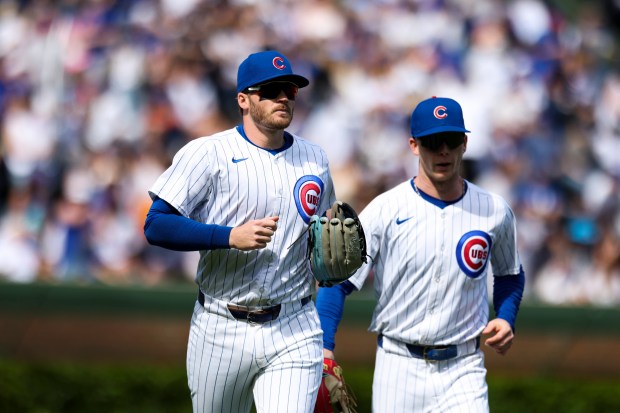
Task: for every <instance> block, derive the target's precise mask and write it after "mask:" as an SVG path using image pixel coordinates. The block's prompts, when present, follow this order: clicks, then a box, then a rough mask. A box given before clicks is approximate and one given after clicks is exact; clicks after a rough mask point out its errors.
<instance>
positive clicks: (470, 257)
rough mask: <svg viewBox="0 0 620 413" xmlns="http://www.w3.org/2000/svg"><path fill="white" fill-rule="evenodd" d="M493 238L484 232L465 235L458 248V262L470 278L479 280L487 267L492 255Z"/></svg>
mask: <svg viewBox="0 0 620 413" xmlns="http://www.w3.org/2000/svg"><path fill="white" fill-rule="evenodd" d="M491 242H492V240H491V237H490V236H489V234H487V233H486V232H483V231H470V232H468V233H466V234H464V235H463V236H462V237H461V239H460V240H459V242H458V244H457V246H456V260H457V262H458V264H459V267H460V268H461V270H462V271H463V272H464V273H465V275H467V276H468V277H470V278H478V277H480V275H482V273H484V270H485V268H486V266H487V263H488V261H489V256H490V255H491Z"/></svg>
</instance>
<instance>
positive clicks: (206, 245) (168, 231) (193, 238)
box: [144, 198, 232, 251]
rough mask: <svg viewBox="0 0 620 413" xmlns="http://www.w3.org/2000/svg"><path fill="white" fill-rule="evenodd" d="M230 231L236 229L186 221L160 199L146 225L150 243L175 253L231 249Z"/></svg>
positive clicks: (147, 237) (152, 206)
mask: <svg viewBox="0 0 620 413" xmlns="http://www.w3.org/2000/svg"><path fill="white" fill-rule="evenodd" d="M230 231H232V227H225V226H222V225H211V224H203V223H201V222H197V221H194V220H192V219H189V218H186V217H184V216H183V215H181V214H180V213H179V211H177V210H176V209H175V208H174V207H172V206H171V205H170V204H168V203H167V202H166V201H164V200H163V199H160V198H156V199H155V200H154V201H153V204H152V205H151V209H150V210H149V213H148V215H147V217H146V221H145V222H144V235H145V236H146V239H147V241H148V242H149V243H150V244H153V245H157V246H159V247H163V248H167V249H171V250H175V251H199V250H215V249H223V248H230V245H229V239H230Z"/></svg>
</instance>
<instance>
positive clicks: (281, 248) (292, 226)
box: [149, 128, 336, 306]
mask: <svg viewBox="0 0 620 413" xmlns="http://www.w3.org/2000/svg"><path fill="white" fill-rule="evenodd" d="M293 140H294V141H293V144H292V146H290V147H289V148H287V149H285V150H283V151H280V152H278V153H276V154H272V153H270V152H269V151H267V150H265V149H262V148H259V147H257V146H255V145H254V144H252V143H251V142H250V141H248V140H247V139H245V138H244V137H243V136H242V135H241V134H240V133H239V131H238V130H237V128H232V129H229V130H227V131H223V132H220V133H217V134H215V135H212V136H207V137H202V138H198V139H195V140H193V141H191V142H189V143H188V144H187V145H185V146H184V147H183V148H182V149H181V150H180V151H179V152H178V153H177V154H176V155H175V157H174V160H173V162H172V165H171V166H170V167H169V168H168V169H167V170H166V171H165V172H164V173H163V174H162V175H161V176H160V177H159V179H158V180H157V181H156V182H155V184H154V185H153V187H152V188H151V189H150V191H149V192H150V193H151V196H154V195H157V196H158V197H160V198H162V199H163V200H165V201H166V202H168V203H169V204H170V205H172V206H173V207H175V208H176V209H177V210H178V211H179V212H180V213H181V214H183V215H184V216H186V217H188V218H191V219H194V220H196V221H199V222H202V223H206V224H217V225H224V226H230V227H236V226H239V225H241V224H243V223H245V222H247V221H250V220H253V219H261V218H265V217H269V216H279V217H280V220H279V221H278V230H277V231H276V232H275V234H274V235H273V237H272V240H271V242H270V243H268V244H267V247H266V248H264V249H259V250H254V251H240V250H236V249H219V250H212V251H200V261H199V265H198V269H197V273H196V282H197V283H198V285H199V286H200V287H201V289H202V291H203V292H204V293H205V294H206V295H207V296H211V297H214V298H216V299H219V300H223V301H226V302H233V303H236V304H239V305H247V306H268V305H272V304H275V303H281V302H290V301H294V300H299V299H301V298H302V297H306V296H308V295H311V294H312V293H313V292H314V290H315V283H314V278H313V276H312V273H311V272H310V268H309V265H308V260H307V259H306V258H305V255H306V249H307V241H306V237H305V236H303V233H304V231H305V230H306V228H307V225H308V221H309V219H310V216H311V215H313V214H314V213H316V212H317V211H318V212H319V215H320V214H321V213H323V212H324V211H325V210H327V209H328V208H329V207H330V206H331V205H332V203H333V202H334V201H335V199H336V196H335V193H334V189H333V183H332V178H331V176H330V174H329V169H328V161H327V157H326V155H325V153H324V151H323V150H322V149H321V148H320V147H319V146H317V145H315V144H313V143H310V142H308V141H306V140H304V139H302V138H300V137H298V136H294V135H293ZM298 239H299V240H298ZM296 240H298V241H297V242H295V241H296ZM291 244H294V245H293V246H292V247H291V248H290V249H289V248H288V247H289V246H290V245H291Z"/></svg>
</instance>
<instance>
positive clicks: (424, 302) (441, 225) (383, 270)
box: [350, 180, 521, 345]
mask: <svg viewBox="0 0 620 413" xmlns="http://www.w3.org/2000/svg"><path fill="white" fill-rule="evenodd" d="M467 184H468V185H467V191H466V193H465V195H464V197H463V198H462V199H461V200H459V201H458V202H456V203H454V204H452V205H449V206H447V207H445V208H443V209H441V208H439V207H438V206H436V205H434V204H432V203H431V202H428V201H426V200H425V199H423V198H422V197H421V196H420V195H418V194H417V193H416V192H415V190H414V187H413V185H412V180H409V181H407V182H403V183H401V184H399V185H397V186H396V187H395V188H393V189H391V190H389V191H387V192H385V193H383V194H381V195H379V196H378V197H377V198H375V199H374V200H373V201H372V202H371V203H369V204H368V206H367V207H366V208H365V209H364V210H363V211H362V212H361V213H360V215H359V216H360V220H361V222H362V225H363V227H364V231H365V233H366V236H367V238H368V241H367V242H368V254H369V255H370V256H371V257H372V258H373V261H371V260H369V264H371V263H372V267H373V268H374V287H375V293H376V296H377V300H378V302H377V305H376V308H375V312H374V314H373V318H372V323H371V325H370V328H369V330H370V331H372V332H375V333H378V334H383V335H385V336H387V337H390V338H392V339H395V340H398V341H401V342H406V343H423V344H434V345H442V344H458V343H463V342H465V341H466V340H470V339H473V338H475V337H477V336H479V335H480V333H481V332H482V330H483V329H484V327H485V326H486V324H487V322H488V317H489V314H488V313H489V311H488V310H489V309H488V295H487V280H486V278H487V273H488V272H489V265H488V263H489V262H490V264H491V265H492V269H493V272H494V274H495V275H508V274H518V273H519V270H520V266H521V264H520V260H519V256H518V252H517V240H516V228H515V226H516V222H515V217H514V214H513V212H512V210H511V209H510V207H509V206H508V204H507V203H506V202H505V201H504V200H503V199H502V198H501V197H499V196H497V195H495V194H492V193H489V192H487V191H485V190H483V189H482V188H480V187H478V186H476V185H474V184H471V183H469V182H468V183H467ZM369 264H366V265H365V266H363V267H362V268H361V269H360V270H358V272H357V273H356V274H355V275H354V276H353V277H352V278H350V281H351V282H352V283H353V284H354V285H355V286H356V287H357V288H358V289H359V288H361V286H362V285H363V283H364V281H365V280H366V278H367V277H368V275H369V273H370V269H371V265H369Z"/></svg>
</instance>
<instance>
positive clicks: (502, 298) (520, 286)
mask: <svg viewBox="0 0 620 413" xmlns="http://www.w3.org/2000/svg"><path fill="white" fill-rule="evenodd" d="M501 203H502V204H503V211H504V214H503V221H502V223H501V224H500V227H499V231H498V232H499V234H500V236H499V237H498V239H497V240H496V242H494V245H493V252H492V253H491V262H492V268H493V272H494V277H493V307H494V310H495V313H496V318H495V319H493V320H491V321H490V322H489V323H488V324H487V326H486V327H485V329H484V330H483V331H482V334H483V335H490V337H489V338H487V340H486V341H485V344H486V345H487V346H489V347H491V348H493V349H494V350H495V351H496V352H497V353H499V354H501V355H504V354H506V352H507V351H508V350H509V349H510V347H511V346H512V341H513V339H514V332H515V323H516V320H517V313H518V312H519V305H520V304H521V299H522V298H523V290H524V288H525V274H524V272H523V266H522V265H521V263H520V260H519V253H518V252H517V225H516V218H515V216H514V213H513V211H512V209H511V208H510V207H509V206H508V204H506V203H505V201H503V200H502V202H501ZM515 269H517V271H515Z"/></svg>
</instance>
